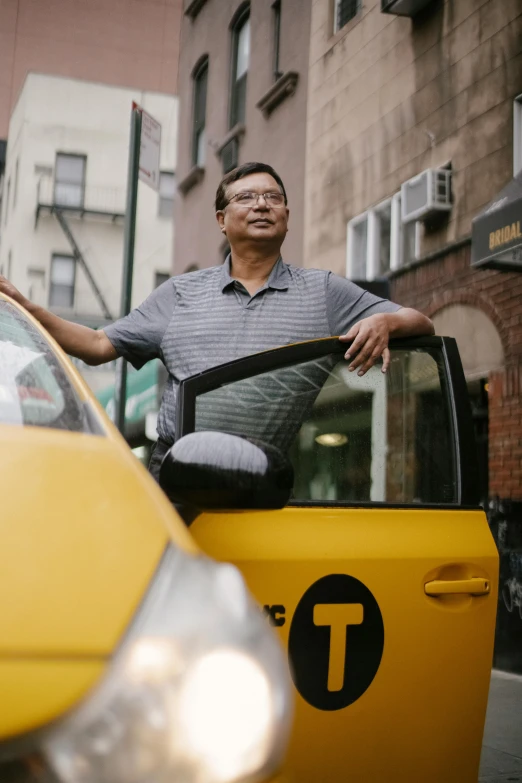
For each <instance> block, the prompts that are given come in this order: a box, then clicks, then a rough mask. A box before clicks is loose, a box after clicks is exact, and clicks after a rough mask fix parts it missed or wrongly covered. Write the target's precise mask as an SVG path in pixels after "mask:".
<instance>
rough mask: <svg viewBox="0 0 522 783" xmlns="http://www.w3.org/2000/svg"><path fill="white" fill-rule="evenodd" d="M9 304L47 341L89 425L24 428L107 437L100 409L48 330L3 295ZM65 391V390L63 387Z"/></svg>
mask: <svg viewBox="0 0 522 783" xmlns="http://www.w3.org/2000/svg"><path fill="white" fill-rule="evenodd" d="M2 303H4V304H7V305H9V306H10V307H12V308H13V309H14V310H16V312H17V313H18V315H19V316H20V318H23V320H24V322H25V325H26V326H27V327H30V328H31V329H34V331H35V332H36V333H37V334H38V336H39V338H40V339H41V340H42V341H43V342H45V344H46V346H47V348H48V351H49V356H48V357H47V360H48V361H49V363H50V365H52V366H53V367H57V368H60V370H61V372H62V373H63V375H64V376H65V379H66V381H67V384H68V388H67V389H66V395H65V396H66V397H67V396H68V395H69V394H70V393H72V394H74V396H75V398H76V402H77V404H78V407H79V410H80V411H81V413H82V415H83V417H84V420H85V424H86V425H87V427H86V428H84V429H81V430H75V429H70V428H69V427H65V426H64V427H62V426H54V425H43V424H42V425H40V424H26V423H22V424H21V425H16V426H21V427H24V428H27V427H36V428H38V429H49V430H52V431H54V432H67V433H69V434H77V435H94V436H97V437H106V436H107V431H106V429H105V427H104V425H103V422H102V420H101V418H100V416H99V413H98V411H96V410H95V408H94V406H93V404H92V402H91V400H90V399H89V396H88V394H86V393H85V391H84V389H82V387H81V386H80V385H79V384H78V381H77V380H76V378H75V377H74V372H71V368H70V367H69V366H68V365H67V362H65V361H64V360H63V357H62V356H61V355H60V353H59V352H58V351H57V350H56V348H55V346H54V345H53V341H52V340H50V339H49V337H48V335H47V332H46V331H45V330H44V329H43V328H42V326H41V325H40V324H39V323H38V322H37V321H35V319H33V318H32V317H31V316H30V315H29V314H28V313H27V312H26V311H25V310H24V308H23V307H20V305H19V304H18V303H17V302H15V301H13V300H12V299H10V298H9V297H3V296H0V304H2ZM61 391H62V392H63V391H64V390H63V389H61ZM62 416H63V413H61V414H60V415H59V416H58V419H57V420H61V418H62ZM0 424H3V422H0ZM7 426H15V425H7Z"/></svg>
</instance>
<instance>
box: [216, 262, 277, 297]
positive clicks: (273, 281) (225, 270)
mask: <svg viewBox="0 0 522 783" xmlns="http://www.w3.org/2000/svg"><path fill="white" fill-rule="evenodd" d="M233 283H234V278H233V277H232V276H231V274H230V253H229V254H228V256H227V257H226V259H225V263H224V264H223V266H222V267H221V292H222V293H223V292H224V291H225V290H226V289H227V288H228V287H229V286H231V285H233ZM289 283H290V272H289V271H288V267H287V265H286V264H285V263H284V262H283V259H282V258H281V256H279V258H278V259H277V261H276V262H275V264H274V266H273V268H272V271H271V272H270V276H269V278H268V280H267V281H266V283H265V285H264V286H263V288H275V289H276V290H278V291H286V289H287V288H288V286H289ZM261 290H262V289H261Z"/></svg>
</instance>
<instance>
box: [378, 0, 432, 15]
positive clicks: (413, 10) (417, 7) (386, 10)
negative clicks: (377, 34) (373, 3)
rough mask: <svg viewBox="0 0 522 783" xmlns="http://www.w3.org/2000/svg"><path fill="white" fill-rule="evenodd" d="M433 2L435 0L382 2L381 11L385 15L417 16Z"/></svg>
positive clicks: (385, 0) (384, 0)
mask: <svg viewBox="0 0 522 783" xmlns="http://www.w3.org/2000/svg"><path fill="white" fill-rule="evenodd" d="M432 2H433V0H381V11H382V13H383V14H396V15H397V16H416V14H418V13H419V11H422V9H423V8H426V6H428V5H430V3H432Z"/></svg>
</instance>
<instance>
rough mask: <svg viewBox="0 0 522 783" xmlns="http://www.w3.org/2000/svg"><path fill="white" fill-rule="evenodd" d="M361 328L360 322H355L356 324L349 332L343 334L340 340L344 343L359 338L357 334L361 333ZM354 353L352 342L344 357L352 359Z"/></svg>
mask: <svg viewBox="0 0 522 783" xmlns="http://www.w3.org/2000/svg"><path fill="white" fill-rule="evenodd" d="M360 328H361V325H360V323H359V324H355V325H354V326H352V328H351V329H350V331H349V332H347V333H346V334H342V335H341V336H340V337H339V340H340V341H341V342H343V343H347V342H349V341H351V340H355V339H356V338H357V335H358V334H359V330H360ZM353 354H354V351H353V342H352V344H351V345H350V347H349V348H348V350H347V351H346V353H345V354H344V358H345V359H350V358H351V357H352V356H353Z"/></svg>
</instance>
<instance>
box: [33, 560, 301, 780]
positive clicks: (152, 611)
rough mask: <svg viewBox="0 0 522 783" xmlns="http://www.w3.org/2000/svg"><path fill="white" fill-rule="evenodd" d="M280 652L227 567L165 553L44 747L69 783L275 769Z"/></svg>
mask: <svg viewBox="0 0 522 783" xmlns="http://www.w3.org/2000/svg"><path fill="white" fill-rule="evenodd" d="M290 693H291V691H290V683H289V677H288V672H287V665H286V662H285V659H284V656H283V653H282V650H281V648H280V646H279V643H278V642H277V639H276V638H275V636H274V635H273V632H272V631H271V629H269V628H268V626H267V625H266V620H265V619H264V618H263V616H262V615H261V612H260V611H259V609H258V608H257V607H256V606H255V604H254V603H253V602H252V601H251V599H250V598H249V596H248V593H247V591H246V589H245V586H244V583H243V580H242V577H241V576H240V574H239V572H238V571H237V570H236V569H235V568H234V567H232V566H228V565H218V564H216V563H214V562H213V561H211V560H208V559H207V558H205V557H198V558H189V557H187V556H186V555H184V554H181V553H179V552H177V551H175V550H174V549H172V548H171V549H169V550H168V551H167V553H166V555H165V557H164V559H163V562H162V564H161V567H160V569H159V571H158V574H157V576H156V579H155V580H154V583H153V585H152V588H151V590H150V591H149V593H148V595H147V598H146V600H145V602H144V604H143V606H142V608H141V610H140V612H139V614H138V617H137V619H136V622H135V623H134V625H133V627H132V629H131V632H130V634H129V636H128V637H127V639H126V640H125V642H124V644H123V645H122V647H121V649H120V651H119V652H118V654H117V656H116V660H115V662H114V664H113V666H112V667H111V669H110V672H109V674H108V676H107V677H106V678H105V680H104V681H103V683H102V684H101V686H100V687H99V688H98V689H97V690H96V691H95V692H94V694H93V695H91V696H90V697H89V698H88V699H87V700H86V702H85V703H83V704H82V705H81V706H80V707H79V708H78V709H77V710H75V711H74V712H73V713H72V714H71V715H70V716H69V717H68V718H67V719H66V720H65V721H64V722H63V723H61V724H60V725H59V726H57V727H56V728H55V729H54V730H53V731H52V732H51V733H50V734H49V735H48V737H47V738H46V740H45V741H44V748H45V753H46V755H47V757H48V760H49V762H50V765H51V766H52V767H53V768H54V770H55V771H56V773H57V774H58V775H59V777H60V778H61V779H62V780H63V781H65V783H173V781H180V783H227V782H228V781H236V780H239V779H243V778H245V777H249V778H250V777H254V778H256V777H257V776H258V775H262V774H263V775H264V774H268V773H270V772H272V771H274V770H275V769H276V768H277V766H278V765H279V763H280V761H281V757H282V754H283V751H284V749H285V745H286V740H287V736H288V730H289V723H290V707H289V705H290Z"/></svg>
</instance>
